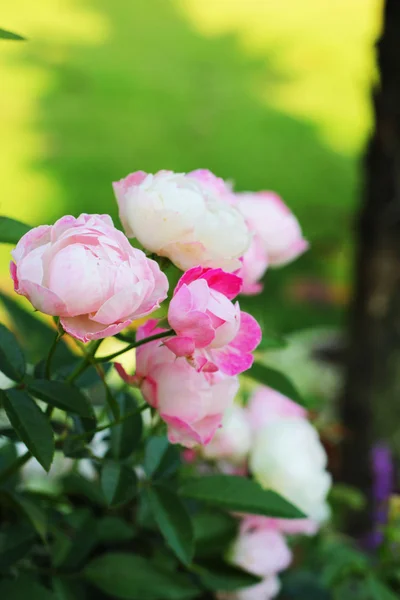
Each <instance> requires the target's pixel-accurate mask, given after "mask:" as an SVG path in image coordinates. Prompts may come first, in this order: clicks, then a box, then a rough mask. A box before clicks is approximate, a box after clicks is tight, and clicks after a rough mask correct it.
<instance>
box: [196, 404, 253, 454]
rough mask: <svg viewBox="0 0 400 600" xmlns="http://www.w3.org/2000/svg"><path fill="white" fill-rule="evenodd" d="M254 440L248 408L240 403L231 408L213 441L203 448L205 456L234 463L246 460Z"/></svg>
mask: <svg viewBox="0 0 400 600" xmlns="http://www.w3.org/2000/svg"><path fill="white" fill-rule="evenodd" d="M251 442H252V433H251V428H250V425H249V422H248V418H247V414H246V410H245V409H244V408H242V407H241V406H239V405H238V404H233V405H232V407H231V408H229V409H228V410H227V411H226V413H225V416H224V419H223V421H222V427H221V428H220V429H218V431H217V432H216V434H215V435H214V437H213V439H212V440H211V442H210V443H209V444H208V446H206V447H205V448H204V450H203V456H204V457H205V458H207V459H212V460H218V461H219V460H224V459H225V460H228V461H229V463H233V464H234V465H241V464H243V463H244V462H245V460H246V457H247V455H248V453H249V451H250V448H251Z"/></svg>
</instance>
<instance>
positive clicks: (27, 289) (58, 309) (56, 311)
mask: <svg viewBox="0 0 400 600" xmlns="http://www.w3.org/2000/svg"><path fill="white" fill-rule="evenodd" d="M18 294H21V295H22V296H26V297H27V298H28V299H29V301H30V302H31V304H32V305H33V306H34V307H35V308H36V309H37V310H40V311H41V312H42V313H45V314H46V315H51V316H53V317H59V316H62V315H65V314H68V311H67V307H66V306H65V304H64V302H63V301H62V300H61V298H59V297H58V296H57V295H56V294H54V292H51V291H50V290H48V289H47V288H45V287H43V286H41V285H39V284H38V283H33V282H32V281H27V280H26V279H22V280H21V281H20V282H19V290H18Z"/></svg>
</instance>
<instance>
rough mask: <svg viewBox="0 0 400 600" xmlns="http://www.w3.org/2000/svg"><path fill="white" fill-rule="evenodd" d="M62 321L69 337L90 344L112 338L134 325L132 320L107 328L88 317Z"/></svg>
mask: <svg viewBox="0 0 400 600" xmlns="http://www.w3.org/2000/svg"><path fill="white" fill-rule="evenodd" d="M60 321H61V325H62V326H63V328H64V329H65V331H66V332H67V333H69V335H71V336H72V337H74V338H76V339H78V340H80V341H81V342H85V343H86V342H90V341H91V340H100V339H102V338H105V337H111V336H113V335H115V334H116V333H119V332H120V331H122V330H123V329H125V327H128V325H130V324H131V323H132V320H131V319H130V320H128V321H124V322H123V323H115V324H113V325H109V326H108V327H107V326H105V325H103V324H102V323H96V322H95V321H93V320H91V319H90V318H89V317H88V315H82V316H79V317H62V318H61V320H60Z"/></svg>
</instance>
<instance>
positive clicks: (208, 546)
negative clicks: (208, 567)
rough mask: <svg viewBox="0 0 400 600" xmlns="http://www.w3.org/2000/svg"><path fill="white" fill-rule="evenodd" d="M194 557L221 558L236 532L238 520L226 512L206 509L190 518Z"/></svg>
mask: <svg viewBox="0 0 400 600" xmlns="http://www.w3.org/2000/svg"><path fill="white" fill-rule="evenodd" d="M192 523H193V529H194V539H195V543H196V556H223V555H224V553H225V550H226V549H227V547H228V546H229V545H230V544H231V543H232V540H233V539H234V538H235V536H236V533H237V530H238V520H237V519H234V518H233V517H232V516H231V515H229V514H227V513H226V512H222V511H220V510H217V509H215V508H214V509H206V510H202V511H200V512H198V513H197V514H195V515H193V516H192Z"/></svg>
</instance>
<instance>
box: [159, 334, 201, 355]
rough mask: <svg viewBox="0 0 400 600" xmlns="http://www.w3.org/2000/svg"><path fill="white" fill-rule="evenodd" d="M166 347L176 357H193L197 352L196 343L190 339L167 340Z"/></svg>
mask: <svg viewBox="0 0 400 600" xmlns="http://www.w3.org/2000/svg"><path fill="white" fill-rule="evenodd" d="M164 345H165V346H167V348H169V350H171V352H173V353H174V354H176V356H191V355H192V354H193V352H194V350H195V345H194V341H193V339H192V338H190V337H180V336H176V337H173V338H167V339H166V340H165V341H164Z"/></svg>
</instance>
